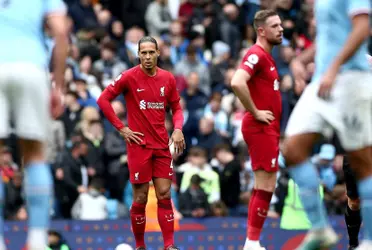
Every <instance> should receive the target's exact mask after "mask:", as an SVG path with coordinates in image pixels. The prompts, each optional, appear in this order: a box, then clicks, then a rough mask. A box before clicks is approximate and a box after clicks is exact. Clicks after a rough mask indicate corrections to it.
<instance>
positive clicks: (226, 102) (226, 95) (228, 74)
mask: <svg viewBox="0 0 372 250" xmlns="http://www.w3.org/2000/svg"><path fill="white" fill-rule="evenodd" d="M234 73H235V68H228V69H227V70H226V71H225V73H224V81H223V84H224V87H223V88H222V89H221V93H222V100H221V108H222V109H223V110H225V112H226V113H227V114H229V115H230V114H231V112H232V111H233V107H234V101H235V99H236V97H235V94H234V93H233V91H232V89H231V79H232V77H233V75H234Z"/></svg>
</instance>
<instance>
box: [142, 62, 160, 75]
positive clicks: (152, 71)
mask: <svg viewBox="0 0 372 250" xmlns="http://www.w3.org/2000/svg"><path fill="white" fill-rule="evenodd" d="M140 67H141V70H142V71H143V72H144V73H145V74H146V75H148V76H155V75H156V71H157V67H156V66H155V67H153V68H151V69H146V68H144V67H143V66H142V64H141V65H140Z"/></svg>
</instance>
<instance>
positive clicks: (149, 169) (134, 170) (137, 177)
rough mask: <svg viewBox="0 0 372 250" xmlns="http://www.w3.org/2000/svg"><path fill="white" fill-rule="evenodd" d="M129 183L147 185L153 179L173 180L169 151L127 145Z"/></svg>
mask: <svg viewBox="0 0 372 250" xmlns="http://www.w3.org/2000/svg"><path fill="white" fill-rule="evenodd" d="M127 149H128V168H129V175H130V178H129V179H130V182H131V183H133V184H140V183H147V182H150V181H151V180H152V178H153V177H158V178H164V179H173V164H172V155H171V153H170V151H169V149H168V148H167V149H151V148H146V147H144V146H141V145H137V144H132V145H128V144H127Z"/></svg>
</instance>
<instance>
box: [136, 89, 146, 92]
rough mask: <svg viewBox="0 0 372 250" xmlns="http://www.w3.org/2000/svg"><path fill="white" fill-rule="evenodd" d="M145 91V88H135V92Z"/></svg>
mask: <svg viewBox="0 0 372 250" xmlns="http://www.w3.org/2000/svg"><path fill="white" fill-rule="evenodd" d="M142 91H145V89H137V92H142Z"/></svg>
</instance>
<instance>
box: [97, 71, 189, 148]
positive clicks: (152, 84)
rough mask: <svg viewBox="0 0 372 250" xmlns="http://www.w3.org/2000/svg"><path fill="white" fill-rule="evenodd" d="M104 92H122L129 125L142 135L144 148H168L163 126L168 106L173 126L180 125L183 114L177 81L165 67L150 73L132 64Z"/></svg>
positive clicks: (113, 93)
mask: <svg viewBox="0 0 372 250" xmlns="http://www.w3.org/2000/svg"><path fill="white" fill-rule="evenodd" d="M105 91H109V92H110V94H111V95H112V96H115V97H116V96H118V95H119V94H123V95H124V98H125V101H126V107H127V114H128V117H127V119H128V127H129V128H130V129H131V130H132V131H136V132H141V133H143V134H144V138H143V141H142V144H143V145H146V147H147V148H154V149H164V148H168V141H169V137H168V133H167V130H166V128H165V115H166V106H167V105H169V106H171V108H172V112H173V122H174V123H175V124H174V126H175V128H180V129H181V128H182V124H183V116H182V110H181V109H180V106H179V101H180V96H179V94H178V91H177V88H176V80H175V78H174V76H173V75H172V74H171V73H170V72H168V71H166V70H163V69H160V68H157V73H156V75H155V76H149V75H147V74H146V73H145V72H143V70H142V69H141V67H140V66H136V67H133V68H131V69H129V70H127V71H125V72H123V73H122V74H121V75H120V76H119V77H117V78H116V80H115V81H114V82H113V83H112V84H111V85H109V86H108V87H107V88H106V90H105ZM103 94H104V93H103ZM110 99H111V98H110ZM101 108H102V107H101ZM175 112H177V113H178V114H177V117H175V115H176V114H175ZM112 123H113V124H114V126H115V127H116V128H117V129H120V127H123V126H124V125H121V124H119V125H118V124H117V123H116V124H115V121H114V122H112ZM140 137H141V136H140Z"/></svg>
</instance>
